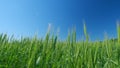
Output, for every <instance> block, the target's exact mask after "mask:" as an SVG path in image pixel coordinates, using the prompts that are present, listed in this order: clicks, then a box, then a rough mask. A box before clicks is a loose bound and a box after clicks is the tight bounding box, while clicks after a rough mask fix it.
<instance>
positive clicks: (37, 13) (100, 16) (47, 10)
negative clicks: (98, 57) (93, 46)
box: [0, 0, 120, 40]
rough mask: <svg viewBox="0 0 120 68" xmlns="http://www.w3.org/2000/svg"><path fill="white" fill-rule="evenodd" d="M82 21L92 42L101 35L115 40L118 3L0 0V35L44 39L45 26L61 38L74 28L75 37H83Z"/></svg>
mask: <svg viewBox="0 0 120 68" xmlns="http://www.w3.org/2000/svg"><path fill="white" fill-rule="evenodd" d="M83 20H85V21H86V25H87V30H88V33H89V35H90V37H91V39H92V40H95V39H103V38H104V32H107V34H108V36H109V37H110V38H111V37H116V36H117V35H116V20H120V0H0V33H7V34H8V35H12V34H14V35H15V36H19V35H22V36H29V37H31V36H34V34H35V32H38V35H39V37H43V36H45V34H46V32H47V27H48V23H51V24H52V26H53V27H52V28H53V29H54V30H53V31H54V32H57V28H59V29H60V33H59V35H60V38H62V39H63V38H66V36H67V33H68V29H71V28H72V27H73V26H76V30H77V38H78V39H81V38H82V36H83Z"/></svg>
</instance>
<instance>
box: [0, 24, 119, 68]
mask: <svg viewBox="0 0 120 68" xmlns="http://www.w3.org/2000/svg"><path fill="white" fill-rule="evenodd" d="M117 30H118V31H117V32H118V40H117V41H114V40H108V39H107V37H106V38H105V40H104V41H102V42H100V41H96V42H90V41H89V36H88V34H87V30H86V27H85V25H84V34H85V37H86V40H85V41H76V32H75V31H73V32H72V33H69V34H68V38H67V39H66V40H64V41H60V40H58V39H57V38H58V37H57V36H51V35H50V33H49V32H48V33H47V34H46V37H45V39H39V38H37V36H35V37H33V38H21V39H20V40H16V39H14V38H12V37H7V35H6V34H1V35H0V68H120V26H119V25H118V26H117Z"/></svg>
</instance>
